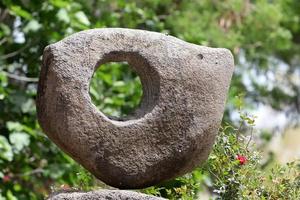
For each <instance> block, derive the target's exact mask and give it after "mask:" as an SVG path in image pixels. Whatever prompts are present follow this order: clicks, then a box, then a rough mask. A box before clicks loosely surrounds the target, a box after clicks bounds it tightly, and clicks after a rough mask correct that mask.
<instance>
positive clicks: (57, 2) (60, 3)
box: [50, 0, 70, 8]
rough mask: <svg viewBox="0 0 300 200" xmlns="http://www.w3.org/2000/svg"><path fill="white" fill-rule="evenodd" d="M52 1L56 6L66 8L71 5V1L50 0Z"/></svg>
mask: <svg viewBox="0 0 300 200" xmlns="http://www.w3.org/2000/svg"><path fill="white" fill-rule="evenodd" d="M50 3H51V4H52V5H54V6H56V7H60V8H64V7H67V6H69V4H70V2H68V1H64V0H50Z"/></svg>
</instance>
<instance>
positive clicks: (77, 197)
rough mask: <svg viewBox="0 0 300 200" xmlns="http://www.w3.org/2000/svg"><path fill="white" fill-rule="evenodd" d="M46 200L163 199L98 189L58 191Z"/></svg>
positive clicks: (130, 192) (129, 192) (135, 193)
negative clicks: (90, 190) (89, 190)
mask: <svg viewBox="0 0 300 200" xmlns="http://www.w3.org/2000/svg"><path fill="white" fill-rule="evenodd" d="M47 200H165V199H164V198H160V197H155V196H150V195H146V194H142V193H138V192H133V191H125V190H98V191H93V192H71V193H59V194H55V195H52V196H50V197H49V198H48V199H47Z"/></svg>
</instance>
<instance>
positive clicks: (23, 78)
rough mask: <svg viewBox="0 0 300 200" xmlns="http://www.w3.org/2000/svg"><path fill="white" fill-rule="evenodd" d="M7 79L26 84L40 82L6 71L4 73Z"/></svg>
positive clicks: (36, 79)
mask: <svg viewBox="0 0 300 200" xmlns="http://www.w3.org/2000/svg"><path fill="white" fill-rule="evenodd" d="M2 72H3V73H4V74H5V75H6V76H7V77H9V78H12V79H15V80H18V81H25V82H38V81H39V79H38V78H30V77H25V76H19V75H16V74H11V73H8V72H6V71H2Z"/></svg>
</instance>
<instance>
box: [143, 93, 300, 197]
mask: <svg viewBox="0 0 300 200" xmlns="http://www.w3.org/2000/svg"><path fill="white" fill-rule="evenodd" d="M237 104H238V107H239V108H241V106H242V104H243V102H242V101H241V100H240V97H239V98H238V100H237ZM239 112H240V118H241V122H240V126H239V128H235V127H234V126H232V125H230V124H227V123H226V124H225V125H224V126H222V127H221V128H220V131H219V134H218V136H217V140H216V143H215V145H214V148H213V151H212V153H211V155H210V156H209V159H208V161H207V162H206V163H205V164H204V166H202V167H200V168H198V169H196V170H194V171H193V172H192V173H191V174H187V175H185V176H183V177H180V178H177V179H175V180H171V181H169V182H168V183H165V184H162V185H159V186H155V187H150V188H148V189H146V190H144V192H146V193H148V194H153V195H156V196H162V197H165V198H168V199H184V200H192V199H196V198H197V197H199V195H200V197H201V194H202V193H201V192H203V191H204V189H205V187H207V188H208V189H209V191H210V192H209V195H211V196H212V198H214V199H224V200H227V199H228V200H231V199H245V200H248V199H274V200H275V199H276V200H277V199H300V160H299V161H294V162H292V163H288V164H286V165H278V164H274V165H273V166H270V167H269V169H264V168H265V167H266V166H265V165H264V163H262V161H263V159H262V156H261V153H260V152H257V151H256V150H255V149H256V148H255V146H254V143H253V142H252V141H251V140H252V138H253V127H254V125H255V124H254V122H255V117H253V116H250V115H248V114H245V113H243V112H241V110H240V111H239ZM247 129H248V130H249V131H250V136H249V137H246V136H245V134H243V133H242V131H247Z"/></svg>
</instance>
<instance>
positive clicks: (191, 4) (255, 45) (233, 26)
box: [0, 0, 300, 200]
mask: <svg viewBox="0 0 300 200" xmlns="http://www.w3.org/2000/svg"><path fill="white" fill-rule="evenodd" d="M103 27H125V28H137V29H144V30H150V31H157V32H161V33H165V34H170V35H173V36H176V37H178V38H181V39H183V40H186V41H189V42H192V43H195V44H199V45H206V46H211V47H225V48H228V49H230V50H231V51H232V53H233V54H234V57H235V63H236V69H235V74H234V76H233V80H232V84H231V87H230V92H229V95H228V102H227V108H226V112H225V115H224V119H223V121H224V123H223V124H226V123H230V124H232V127H240V128H239V129H238V134H240V132H241V134H242V135H244V136H245V138H249V137H251V140H252V141H254V143H256V146H255V147H253V148H254V149H255V150H253V152H255V151H256V150H257V151H261V150H263V152H262V161H263V163H262V164H259V166H258V167H257V168H254V167H253V166H254V165H253V166H251V165H250V163H251V162H252V161H251V159H252V158H253V160H255V155H252V154H251V153H249V156H248V157H249V160H250V161H249V171H250V168H251V169H252V170H256V171H257V169H258V168H259V169H262V170H264V169H265V168H267V167H266V166H268V165H273V164H274V163H278V162H283V163H284V162H287V161H292V160H294V159H299V158H300V148H299V146H300V129H299V128H297V127H298V125H299V122H300V117H299V112H300V1H299V0H224V1H221V0H220V1H219V0H173V1H171V0H143V1H133V0H47V1H46V0H44V1H41V0H1V1H0V199H1V200H2V199H9V200H14V199H42V198H43V197H44V196H46V195H48V194H49V193H50V192H51V190H52V189H54V190H56V189H57V188H58V189H59V188H62V189H70V188H73V189H74V188H79V189H82V190H84V189H90V188H91V187H94V186H96V185H97V186H102V187H106V186H104V185H103V184H102V183H99V182H97V181H96V180H94V179H93V177H91V176H90V175H89V174H88V172H86V171H85V170H84V169H82V168H81V167H80V166H79V165H77V164H76V163H75V162H74V161H73V160H72V159H70V158H69V157H68V156H67V155H65V154H64V153H62V152H61V151H60V150H59V149H58V148H57V147H56V146H55V145H54V144H53V143H52V142H51V141H49V139H48V138H47V137H46V136H45V135H44V134H43V133H42V131H41V129H40V127H39V125H38V123H37V119H36V110H35V97H36V89H37V80H38V75H39V71H40V68H41V56H42V52H43V49H44V48H45V46H47V45H48V44H50V43H54V42H56V41H59V40H61V39H62V38H64V37H66V36H68V35H70V34H72V33H75V32H78V31H81V30H85V29H90V28H103ZM90 95H91V97H92V100H93V102H94V104H95V105H97V107H98V108H99V109H100V110H101V111H103V112H104V113H105V114H107V115H110V116H115V117H118V116H124V115H126V114H128V113H130V112H131V111H132V110H133V109H134V108H135V107H136V106H138V104H139V101H140V98H141V95H142V89H141V84H140V81H139V78H138V77H137V76H136V74H135V73H134V72H133V71H132V70H131V69H130V67H129V66H128V65H126V63H111V64H105V65H103V66H102V67H100V68H99V69H98V70H97V72H96V73H95V75H94V78H93V80H92V83H91V87H90ZM237 96H238V97H239V98H236V97H237ZM240 99H242V100H240ZM240 107H242V108H243V110H245V111H246V114H243V113H242V112H241V109H240ZM249 113H252V114H254V115H256V116H257V118H252V117H249ZM251 120H256V122H255V123H256V124H257V130H256V131H254V134H253V125H254V122H253V123H252V121H251ZM240 125H243V126H240ZM244 125H248V126H250V128H249V127H248V128H246V127H247V126H244ZM233 129H234V128H233ZM225 133H226V131H223V132H221V133H220V135H222V138H223V140H221V139H222V138H221V139H220V138H219V140H218V143H217V144H219V145H224V146H226V144H229V145H231V146H230V147H232V149H236V150H234V151H233V152H229V153H231V154H232V155H234V154H235V153H238V152H244V154H247V152H249V151H248V145H247V146H246V147H245V146H243V145H241V146H242V147H241V146H238V147H235V145H236V144H235V143H233V142H230V141H231V139H232V135H226V134H225ZM232 133H235V134H236V133H237V132H236V129H234V131H232ZM224 138H225V139H226V141H227V142H224ZM227 139H228V140H227ZM241 149H244V150H243V151H241ZM245 149H246V150H245ZM226 151H227V150H226V149H222V150H220V149H219V148H215V149H214V153H213V154H212V156H211V157H210V159H209V162H208V163H211V164H210V166H211V168H206V167H204V168H201V169H198V170H195V171H194V172H193V173H192V174H189V175H187V176H185V177H180V178H178V179H176V180H173V181H171V182H168V183H165V184H162V185H159V186H157V187H152V188H148V189H147V190H144V192H147V193H150V194H154V195H160V196H164V197H168V198H173V199H193V198H196V196H197V194H198V193H199V192H200V193H201V192H202V193H201V194H203V195H204V193H203V191H206V193H207V194H209V195H212V194H214V195H216V197H218V195H219V197H220V198H221V197H222V198H224V199H234V198H238V196H226V195H223V194H225V193H226V191H227V190H226V188H225V189H224V188H223V186H224V185H222V184H221V185H218V184H217V183H218V181H219V182H220V181H222V180H223V179H222V178H224V177H225V178H224V179H226V181H225V182H224V183H226V187H227V185H230V186H231V184H232V181H231V180H232V179H231V178H232V176H230V178H228V176H229V175H228V174H226V173H227V172H225V171H223V172H222V173H223V174H222V176H218V174H217V173H218V167H219V168H222V166H224V165H225V163H228V162H230V160H226V159H225V157H224V159H225V160H222V159H219V160H217V161H216V157H217V158H222V157H221V155H222V152H223V153H224V152H225V153H226ZM250 154H251V155H250ZM230 159H231V161H232V160H234V158H233V157H230ZM225 161H226V162H225ZM227 161H228V162H227ZM256 162H257V161H255V163H256ZM252 164H253V163H252ZM256 164H257V165H258V163H256ZM235 165H236V164H235ZM250 166H251V167H250ZM255 166H256V165H255ZM228 167H233V166H231V165H230V166H228ZM210 169H212V170H210ZM247 169H248V168H247ZM219 171H220V170H219ZM246 172H247V171H246ZM246 172H245V171H239V173H240V174H243V173H244V176H245V177H247V173H248V172H247V173H246ZM230 173H231V172H230ZM213 174H214V175H216V174H217V175H216V176H217V177H218V178H216V176H214V175H213ZM224 174H225V175H224ZM231 174H232V173H231ZM299 174H300V173H299ZM299 174H298V176H299ZM216 180H217V181H216ZM228 180H230V181H228ZM235 180H236V182H239V181H240V180H237V179H235ZM272 180H273V179H272ZM298 181H299V180H298ZM277 182H278V181H277ZM299 182H300V181H299ZM234 184H235V186H233V187H235V189H236V190H228V191H231V193H232V194H234V193H235V194H238V193H239V192H243V191H245V190H243V189H242V187H241V184H242V183H241V181H240V182H239V184H237V183H234ZM243 184H246V185H247V184H248V185H250V184H252V185H251V186H253V185H255V184H257V187H259V186H260V185H259V184H258V183H252V182H251V183H250V182H247V183H243ZM280 184H281V183H280ZM237 185H238V186H237ZM243 186H245V185H243ZM298 186H299V187H298ZM245 187H246V186H245ZM245 187H244V188H245ZM253 187H254V186H253ZM280 187H283V188H284V187H287V186H286V185H284V186H281V185H280ZM289 187H292V186H291V185H290V186H289ZM294 187H295V188H297V187H298V188H300V183H299V185H297V186H295V185H294ZM203 188H206V189H203ZM222 188H223V189H222ZM224 190H225V192H224ZM249 191H250V189H249ZM268 191H269V193H272V192H270V191H273V192H274V193H275V191H277V192H278V191H281V190H279V189H274V190H272V189H270V190H268ZM296 192H299V189H298V191H296ZM250 193H251V192H250ZM269 193H268V192H264V193H263V194H264V195H265V196H266V197H270V196H268V195H270V194H269ZM284 193H286V190H282V194H284ZM239 194H241V193H239ZM286 194H287V193H286ZM295 194H296V193H295ZM241 195H242V194H241ZM246 195H249V194H248V193H247V194H246ZM240 197H241V196H240ZM294 197H295V196H294ZM246 199H247V198H246ZM262 199H263V198H262ZM265 199H272V198H265ZM273 199H276V198H275V197H274V198H273Z"/></svg>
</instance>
